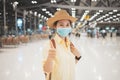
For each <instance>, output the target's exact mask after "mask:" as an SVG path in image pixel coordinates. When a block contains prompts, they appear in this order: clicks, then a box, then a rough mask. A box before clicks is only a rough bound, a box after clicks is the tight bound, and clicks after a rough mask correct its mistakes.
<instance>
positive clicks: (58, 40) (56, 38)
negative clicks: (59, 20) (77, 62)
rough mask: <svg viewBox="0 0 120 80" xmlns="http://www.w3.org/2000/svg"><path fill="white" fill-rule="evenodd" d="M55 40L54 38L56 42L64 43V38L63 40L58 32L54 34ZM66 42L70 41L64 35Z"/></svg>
mask: <svg viewBox="0 0 120 80" xmlns="http://www.w3.org/2000/svg"><path fill="white" fill-rule="evenodd" d="M55 40H56V41H57V42H58V43H60V44H63V43H64V40H63V39H62V38H61V37H60V36H59V35H58V34H56V35H55ZM66 43H67V44H69V43H70V41H69V39H68V38H67V37H66Z"/></svg>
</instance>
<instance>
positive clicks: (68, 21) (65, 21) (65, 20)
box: [58, 19, 70, 23]
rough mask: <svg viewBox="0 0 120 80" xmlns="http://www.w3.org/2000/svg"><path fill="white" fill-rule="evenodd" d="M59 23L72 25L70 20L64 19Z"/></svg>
mask: <svg viewBox="0 0 120 80" xmlns="http://www.w3.org/2000/svg"><path fill="white" fill-rule="evenodd" d="M58 23H70V20H67V19H62V20H59V21H58Z"/></svg>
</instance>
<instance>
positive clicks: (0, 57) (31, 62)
mask: <svg viewBox="0 0 120 80" xmlns="http://www.w3.org/2000/svg"><path fill="white" fill-rule="evenodd" d="M61 9H64V10H66V11H67V12H68V13H69V14H70V15H71V16H73V17H76V18H77V21H76V22H75V23H73V24H72V26H71V27H72V31H71V33H70V34H69V35H68V38H69V39H70V41H71V42H72V43H73V44H74V46H75V47H76V48H77V49H78V50H79V52H80V54H81V56H82V58H81V59H80V61H79V62H78V63H77V64H76V66H75V79H74V80H120V61H119V60H120V0H0V80H45V74H44V71H43V69H42V68H43V66H42V64H43V63H42V51H43V48H44V46H45V43H46V42H47V41H48V40H50V39H51V38H53V37H54V34H55V33H56V29H54V28H50V27H49V26H48V25H47V24H46V21H47V20H48V18H50V17H54V13H55V12H56V11H59V10H61ZM61 15H62V14H61Z"/></svg>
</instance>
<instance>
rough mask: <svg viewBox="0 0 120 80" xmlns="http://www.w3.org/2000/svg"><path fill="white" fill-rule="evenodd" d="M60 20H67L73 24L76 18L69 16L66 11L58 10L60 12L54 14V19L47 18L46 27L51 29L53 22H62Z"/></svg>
mask: <svg viewBox="0 0 120 80" xmlns="http://www.w3.org/2000/svg"><path fill="white" fill-rule="evenodd" d="M62 19H68V20H70V21H71V22H75V21H76V20H77V18H75V17H72V16H70V15H69V14H68V13H67V11H66V10H60V11H57V12H55V14H54V17H51V18H48V20H47V25H48V26H49V27H51V28H53V27H54V25H53V24H54V22H56V21H58V20H62Z"/></svg>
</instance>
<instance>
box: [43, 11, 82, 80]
mask: <svg viewBox="0 0 120 80" xmlns="http://www.w3.org/2000/svg"><path fill="white" fill-rule="evenodd" d="M76 20H77V19H76V18H74V17H72V16H70V15H69V14H68V13H67V11H66V10H60V11H57V12H56V13H55V15H54V17H51V18H49V19H48V20H47V25H48V26H49V27H51V28H55V29H56V35H55V37H54V38H53V39H52V40H53V41H54V42H53V41H52V40H50V41H49V42H48V43H47V44H46V45H47V46H46V47H45V48H44V50H43V55H44V64H43V69H44V71H45V73H46V74H47V76H46V79H47V80H74V79H75V63H76V61H78V60H79V59H80V58H81V56H80V53H79V51H78V50H77V49H76V48H75V47H74V45H73V44H72V43H71V42H70V41H69V39H68V37H67V36H68V34H69V33H70V32H71V24H72V22H75V21H76Z"/></svg>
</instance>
